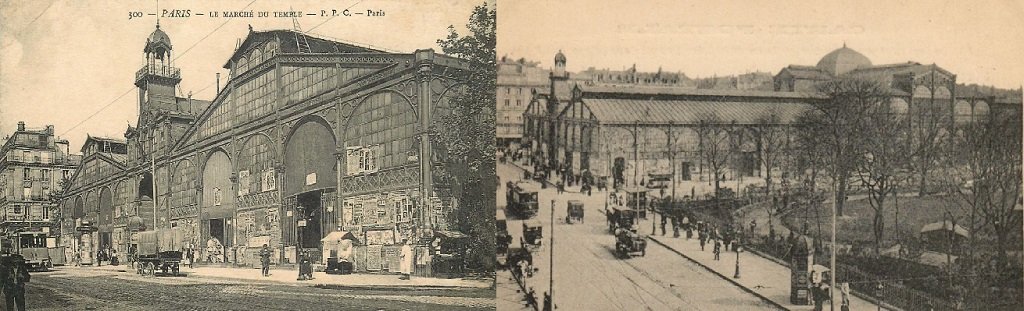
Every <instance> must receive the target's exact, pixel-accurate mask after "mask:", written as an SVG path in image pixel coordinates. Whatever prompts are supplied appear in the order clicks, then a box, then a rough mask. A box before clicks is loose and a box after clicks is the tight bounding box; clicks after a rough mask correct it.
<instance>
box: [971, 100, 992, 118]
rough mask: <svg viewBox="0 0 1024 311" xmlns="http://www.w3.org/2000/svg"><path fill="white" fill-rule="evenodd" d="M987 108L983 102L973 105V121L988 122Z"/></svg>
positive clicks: (986, 104)
mask: <svg viewBox="0 0 1024 311" xmlns="http://www.w3.org/2000/svg"><path fill="white" fill-rule="evenodd" d="M988 113H989V107H988V103H987V102H985V101H978V102H975V103H974V120H975V121H984V120H988Z"/></svg>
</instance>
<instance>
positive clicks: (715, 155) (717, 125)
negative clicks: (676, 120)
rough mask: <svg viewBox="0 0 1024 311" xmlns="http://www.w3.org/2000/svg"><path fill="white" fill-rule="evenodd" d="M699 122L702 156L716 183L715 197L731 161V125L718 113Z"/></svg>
mask: <svg viewBox="0 0 1024 311" xmlns="http://www.w3.org/2000/svg"><path fill="white" fill-rule="evenodd" d="M699 120H700V121H698V122H697V127H696V130H697V136H698V137H699V140H700V142H699V144H700V146H699V149H700V156H701V158H702V159H704V162H705V163H707V165H708V166H709V167H708V168H709V173H710V174H711V175H712V177H711V178H712V179H713V180H714V182H715V196H716V197H717V196H718V194H719V193H718V190H719V188H721V187H720V182H721V178H722V173H723V172H724V171H725V167H726V164H727V163H728V161H729V152H730V151H731V150H729V146H730V139H729V126H730V125H729V124H728V123H726V122H725V121H723V120H722V118H721V117H719V116H718V114H716V113H706V114H703V115H701V116H700V117H699Z"/></svg>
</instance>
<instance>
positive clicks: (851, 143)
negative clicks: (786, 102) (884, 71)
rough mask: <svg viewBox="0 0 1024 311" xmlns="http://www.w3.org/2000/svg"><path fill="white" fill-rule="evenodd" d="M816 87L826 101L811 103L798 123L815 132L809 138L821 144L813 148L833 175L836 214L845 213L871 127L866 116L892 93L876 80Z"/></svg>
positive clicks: (843, 80)
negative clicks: (851, 180)
mask: <svg viewBox="0 0 1024 311" xmlns="http://www.w3.org/2000/svg"><path fill="white" fill-rule="evenodd" d="M817 90H818V93H819V94H821V95H822V96H823V97H824V98H825V100H823V101H820V102H814V103H812V105H813V106H814V109H813V112H811V113H808V114H805V115H803V116H802V117H803V118H801V120H799V121H798V122H799V123H802V125H803V126H804V127H805V128H808V129H810V130H812V131H814V134H815V135H814V137H813V138H811V139H810V140H813V142H814V143H815V144H817V145H819V147H818V148H814V149H813V150H817V151H819V152H820V153H819V156H820V157H821V160H822V161H823V162H824V164H825V166H826V167H827V168H828V172H829V174H830V175H831V176H830V177H832V182H833V184H834V187H833V188H834V189H835V193H834V195H835V201H836V215H838V216H842V215H843V205H844V203H845V202H846V194H847V191H848V190H849V186H850V178H851V177H852V175H853V173H855V172H856V170H857V167H858V165H859V164H860V161H861V160H862V156H863V154H862V152H860V150H858V149H859V148H860V146H861V144H862V143H863V141H864V140H865V137H864V135H863V133H865V127H868V126H869V125H868V124H867V123H866V120H867V119H868V118H867V117H868V115H869V114H870V113H872V110H873V109H875V107H876V106H878V105H879V104H880V103H884V104H885V105H888V98H889V93H888V92H887V90H886V88H885V87H884V86H882V85H880V84H879V83H878V82H876V81H872V80H866V79H858V78H848V77H847V78H839V79H835V80H830V81H827V82H823V83H821V84H818V85H817ZM807 141H808V140H804V142H807Z"/></svg>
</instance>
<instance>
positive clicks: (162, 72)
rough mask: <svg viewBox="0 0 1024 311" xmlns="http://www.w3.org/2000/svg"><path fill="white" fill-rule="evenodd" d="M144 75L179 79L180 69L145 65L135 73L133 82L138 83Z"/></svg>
mask: <svg viewBox="0 0 1024 311" xmlns="http://www.w3.org/2000/svg"><path fill="white" fill-rule="evenodd" d="M145 75H155V76H160V77H165V78H172V79H181V69H178V68H177V67H171V66H164V65H146V66H143V67H142V68H141V69H139V71H136V72H135V81H139V80H140V79H142V77H143V76H145Z"/></svg>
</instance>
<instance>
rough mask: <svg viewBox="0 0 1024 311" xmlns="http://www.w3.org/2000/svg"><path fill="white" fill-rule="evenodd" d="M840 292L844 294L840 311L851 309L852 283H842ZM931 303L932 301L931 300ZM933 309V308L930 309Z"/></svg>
mask: <svg viewBox="0 0 1024 311" xmlns="http://www.w3.org/2000/svg"><path fill="white" fill-rule="evenodd" d="M839 293H840V294H842V299H843V300H841V302H840V305H839V310H840V311H850V283H845V282H844V283H842V284H840V285H839ZM929 303H930V302H929ZM928 310H929V311H930V310H932V309H931V308H929V309H928Z"/></svg>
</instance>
